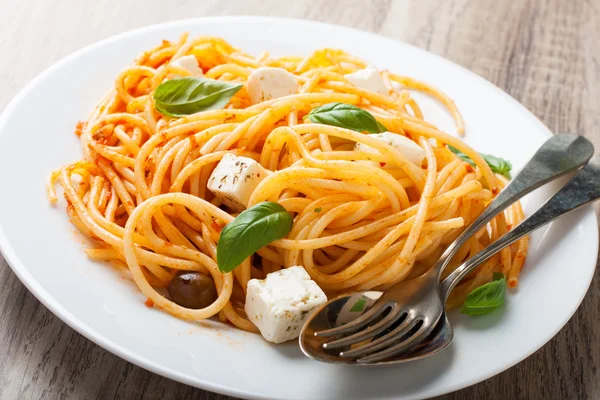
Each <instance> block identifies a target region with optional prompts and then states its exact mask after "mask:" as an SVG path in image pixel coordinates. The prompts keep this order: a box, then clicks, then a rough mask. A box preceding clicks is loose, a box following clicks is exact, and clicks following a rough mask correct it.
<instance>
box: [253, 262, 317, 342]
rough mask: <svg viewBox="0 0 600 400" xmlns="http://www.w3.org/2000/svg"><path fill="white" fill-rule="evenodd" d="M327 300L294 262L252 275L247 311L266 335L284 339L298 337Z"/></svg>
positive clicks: (266, 336) (280, 339)
mask: <svg viewBox="0 0 600 400" xmlns="http://www.w3.org/2000/svg"><path fill="white" fill-rule="evenodd" d="M326 302H327V296H325V293H323V290H321V288H320V287H319V286H318V285H317V284H316V282H315V281H312V280H311V279H310V276H309V275H308V273H306V271H305V270H304V268H302V267H298V266H294V267H290V268H287V269H284V270H281V271H277V272H273V273H270V274H268V275H267V278H266V279H264V280H258V279H251V280H250V281H249V282H248V288H247V291H246V314H247V315H248V318H249V319H250V321H252V323H253V324H254V325H256V327H257V328H258V329H259V330H260V333H261V334H262V335H263V337H264V338H265V339H267V340H268V341H269V342H273V343H282V342H285V341H288V340H292V339H295V338H297V337H298V336H299V334H300V330H301V328H302V325H304V322H306V319H307V318H308V316H309V314H310V313H311V312H312V311H314V310H315V309H316V308H317V307H318V306H320V305H321V304H324V303H326Z"/></svg>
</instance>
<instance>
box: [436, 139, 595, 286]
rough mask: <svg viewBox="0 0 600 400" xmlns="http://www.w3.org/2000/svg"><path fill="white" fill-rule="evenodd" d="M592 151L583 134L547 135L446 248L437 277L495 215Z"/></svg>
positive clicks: (573, 167) (580, 163)
mask: <svg viewBox="0 0 600 400" xmlns="http://www.w3.org/2000/svg"><path fill="white" fill-rule="evenodd" d="M593 154H594V146H593V145H592V143H591V142H590V141H589V140H587V139H586V138H584V137H583V136H578V135H573V134H561V135H554V136H552V137H551V138H550V139H548V140H547V141H546V142H545V143H544V144H543V145H542V147H540V148H539V150H538V151H537V152H536V153H535V155H534V156H533V157H532V158H531V160H529V162H528V163H527V165H525V167H524V168H523V169H522V170H521V171H520V172H519V174H518V175H517V176H516V177H515V178H514V179H513V180H512V181H511V182H510V183H509V184H508V186H506V188H504V190H503V191H502V192H500V193H499V194H498V196H496V198H495V199H494V200H493V201H492V202H491V203H490V205H489V206H488V207H487V208H486V209H485V210H484V211H483V212H482V213H481V215H479V217H478V218H477V219H476V220H475V221H473V222H472V223H471V224H470V225H469V226H468V227H467V228H466V229H465V230H464V231H463V232H462V233H461V234H460V236H459V237H458V238H456V240H455V241H454V242H453V243H452V244H451V245H450V246H448V248H447V249H446V250H445V251H444V253H443V254H442V256H441V257H440V258H439V260H438V262H437V263H436V265H435V266H434V268H433V271H435V273H437V279H439V278H440V276H441V274H442V272H443V270H444V268H446V266H447V265H448V263H449V262H450V260H451V259H452V257H453V256H454V254H455V253H456V252H457V251H458V249H459V248H460V247H461V246H462V245H463V244H464V243H465V242H466V241H467V240H468V239H469V238H471V236H473V235H474V234H475V233H477V232H479V230H480V229H482V228H483V227H484V226H485V225H486V224H487V223H488V222H490V221H491V220H492V219H493V218H494V217H495V216H496V215H498V214H499V213H501V212H502V211H504V210H505V209H506V208H507V207H508V206H510V205H511V204H513V203H514V202H516V201H517V200H519V199H520V198H522V197H523V196H525V195H526V194H528V193H530V192H532V191H533V190H535V189H537V188H539V187H540V186H542V185H544V184H546V183H548V182H550V181H552V180H554V179H556V178H559V177H560V176H563V175H565V174H567V173H569V172H572V171H576V170H577V169H579V168H580V167H581V166H583V165H585V163H586V162H588V160H589V159H590V158H591V157H592V155H593Z"/></svg>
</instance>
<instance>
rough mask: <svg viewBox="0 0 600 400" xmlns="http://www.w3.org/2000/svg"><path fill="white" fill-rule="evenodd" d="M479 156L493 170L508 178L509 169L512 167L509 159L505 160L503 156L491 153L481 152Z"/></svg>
mask: <svg viewBox="0 0 600 400" xmlns="http://www.w3.org/2000/svg"><path fill="white" fill-rule="evenodd" d="M481 156H482V157H483V159H484V160H485V162H487V163H488V165H489V166H490V168H491V169H492V171H493V172H496V173H499V174H500V175H504V176H505V177H506V178H508V179H510V178H511V176H510V170H511V169H512V164H511V162H510V161H508V160H505V159H504V158H500V157H496V156H493V155H491V154H482V155H481Z"/></svg>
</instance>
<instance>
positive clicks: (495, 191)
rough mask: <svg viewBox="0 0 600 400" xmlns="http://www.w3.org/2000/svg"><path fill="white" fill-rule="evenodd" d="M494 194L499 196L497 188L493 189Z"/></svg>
mask: <svg viewBox="0 0 600 400" xmlns="http://www.w3.org/2000/svg"><path fill="white" fill-rule="evenodd" d="M492 194H493V195H494V196H495V195H497V194H498V188H497V187H495V188H492Z"/></svg>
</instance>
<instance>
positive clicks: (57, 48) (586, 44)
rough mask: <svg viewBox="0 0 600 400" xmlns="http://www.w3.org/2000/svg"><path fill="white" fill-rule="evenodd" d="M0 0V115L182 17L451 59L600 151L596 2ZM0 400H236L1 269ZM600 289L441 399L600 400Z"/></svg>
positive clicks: (598, 284) (599, 12)
mask: <svg viewBox="0 0 600 400" xmlns="http://www.w3.org/2000/svg"><path fill="white" fill-rule="evenodd" d="M341 3H342V1H341V0H338V1H333V0H295V1H293V2H288V1H282V0H260V1H259V0H221V1H219V0H203V1H194V0H188V1H184V0H169V1H165V0H136V1H131V0H128V1H113V2H108V1H102V0H94V1H83V0H82V1H68V0H35V1H33V0H23V1H14V0H13V1H11V0H0V55H1V57H0V60H1V64H0V65H1V66H0V84H1V86H0V87H1V88H2V90H1V91H0V109H1V108H3V107H4V106H5V105H6V104H7V103H8V102H9V101H10V99H11V98H12V97H13V96H14V95H16V93H17V92H18V91H19V90H20V89H21V88H22V87H23V86H25V84H26V83H27V82H29V81H30V80H31V79H32V78H33V77H34V76H35V75H37V74H38V73H39V72H41V71H42V70H43V69H45V68H46V67H48V66H49V65H50V64H52V63H54V62H55V61H57V60H59V59H60V58H62V57H64V56H66V55H67V54H69V53H71V52H73V51H75V50H77V49H79V48H81V47H83V46H86V45H88V44H90V43H93V42H95V41H97V40H100V39H103V38H106V37H108V36H111V35H114V34H116V33H119V32H123V31H126V30H130V29H134V28H138V27H141V26H145V25H149V24H155V23H159V22H164V21H169V20H176V19H182V18H191V17H201V16H209V15H232V14H238V15H240V14H255V15H273V16H285V17H296V18H307V19H314V20H319V21H326V22H330V23H336V24H340V25H347V26H352V27H355V28H359V29H363V30H367V31H372V32H377V33H379V34H381V35H384V36H390V37H393V38H396V39H398V40H402V41H406V42H408V43H412V44H414V45H416V46H419V47H422V48H425V49H427V50H429V51H431V52H434V53H437V54H439V55H442V56H444V57H446V58H448V59H450V60H452V61H454V62H456V63H458V64H461V65H463V66H465V67H467V68H468V69H470V70H472V71H474V72H476V73H477V74H479V75H481V76H483V77H484V78H486V79H488V80H490V81H491V82H493V83H495V84H496V85H498V86H500V87H501V88H503V89H504V90H505V91H507V92H508V93H509V94H511V95H512V96H513V97H515V98H516V99H517V100H519V101H520V102H521V103H523V104H524V105H525V106H526V107H527V108H529V109H530V110H531V111H532V112H533V113H534V114H535V115H537V116H538V117H539V118H540V119H541V120H542V121H543V122H544V123H545V124H546V125H548V127H550V129H551V130H553V131H555V132H576V133H580V134H584V135H586V136H587V137H588V138H590V139H591V140H592V141H593V142H594V144H595V145H596V146H597V148H600V133H599V126H600V100H599V99H600V3H599V2H598V1H597V0H588V1H579V0H529V1H525V0H523V1H513V0H407V1H401V0H398V1H393V0H373V1H366V0H362V1H361V0H355V1H344V2H343V3H344V5H343V6H339V5H336V4H341ZM0 263H1V267H0V315H1V316H2V320H1V322H0V398H1V399H17V398H19V399H38V398H44V399H52V398H74V399H84V398H85V399H88V398H112V397H118V398H126V399H129V398H148V399H171V398H186V399H187V398H198V399H227V398H228V397H226V396H221V395H216V394H212V393H208V392H205V391H202V390H198V389H194V388H192V387H189V386H186V385H183V384H180V383H177V382H174V381H171V380H169V379H166V378H162V377H160V376H158V375H155V374H152V373H150V372H147V371H145V370H143V369H141V368H138V367H136V366H134V365H132V364H130V363H128V362H126V361H124V360H122V359H120V358H118V357H116V356H114V355H112V354H111V353H109V352H107V351H105V350H103V349H102V348H100V347H98V346H96V345H95V344H93V343H92V342H90V341H89V340H87V339H85V338H84V337H83V336H81V335H79V334H78V333H76V332H75V331H73V330H72V329H71V328H69V327H68V326H67V325H65V324H64V323H63V322H61V321H60V320H59V319H58V318H57V317H55V316H54V315H53V314H51V313H50V312H49V311H48V310H46V308H44V307H43V306H42V305H41V304H40V303H39V302H38V301H37V300H36V299H35V298H34V297H33V296H32V295H31V294H30V293H29V292H28V291H27V289H25V287H24V286H23V285H22V284H21V283H20V282H19V280H18V279H17V278H16V276H15V275H14V274H13V273H12V272H11V270H10V268H9V267H8V266H7V265H6V263H5V262H4V261H3V260H2V259H1V258H0ZM599 322H600V279H598V277H597V276H596V278H595V279H594V281H593V283H592V287H591V289H590V291H589V293H588V295H587V297H586V298H585V300H584V302H583V305H582V306H581V307H580V308H579V310H578V311H577V313H576V314H575V316H574V317H573V318H572V319H571V321H570V322H569V323H568V324H567V326H566V327H565V328H564V329H562V330H561V331H560V333H559V334H558V335H557V336H556V337H555V338H554V339H552V340H551V341H550V343H548V344H547V345H546V346H544V347H543V348H542V349H541V350H540V351H538V352H537V353H535V354H534V355H532V356H531V357H529V358H528V359H527V360H525V361H523V362H521V363H520V364H518V365H517V366H515V367H513V368H511V369H510V370H508V371H506V372H504V373H502V374H500V375H498V376H496V377H494V378H491V379H489V380H487V381H485V382H483V383H480V384H478V385H475V386H473V387H470V388H467V389H464V390H462V391H459V392H457V393H454V394H451V395H447V396H444V397H442V398H444V399H461V398H475V399H509V398H510V399H600V371H599V369H600V323H599Z"/></svg>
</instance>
